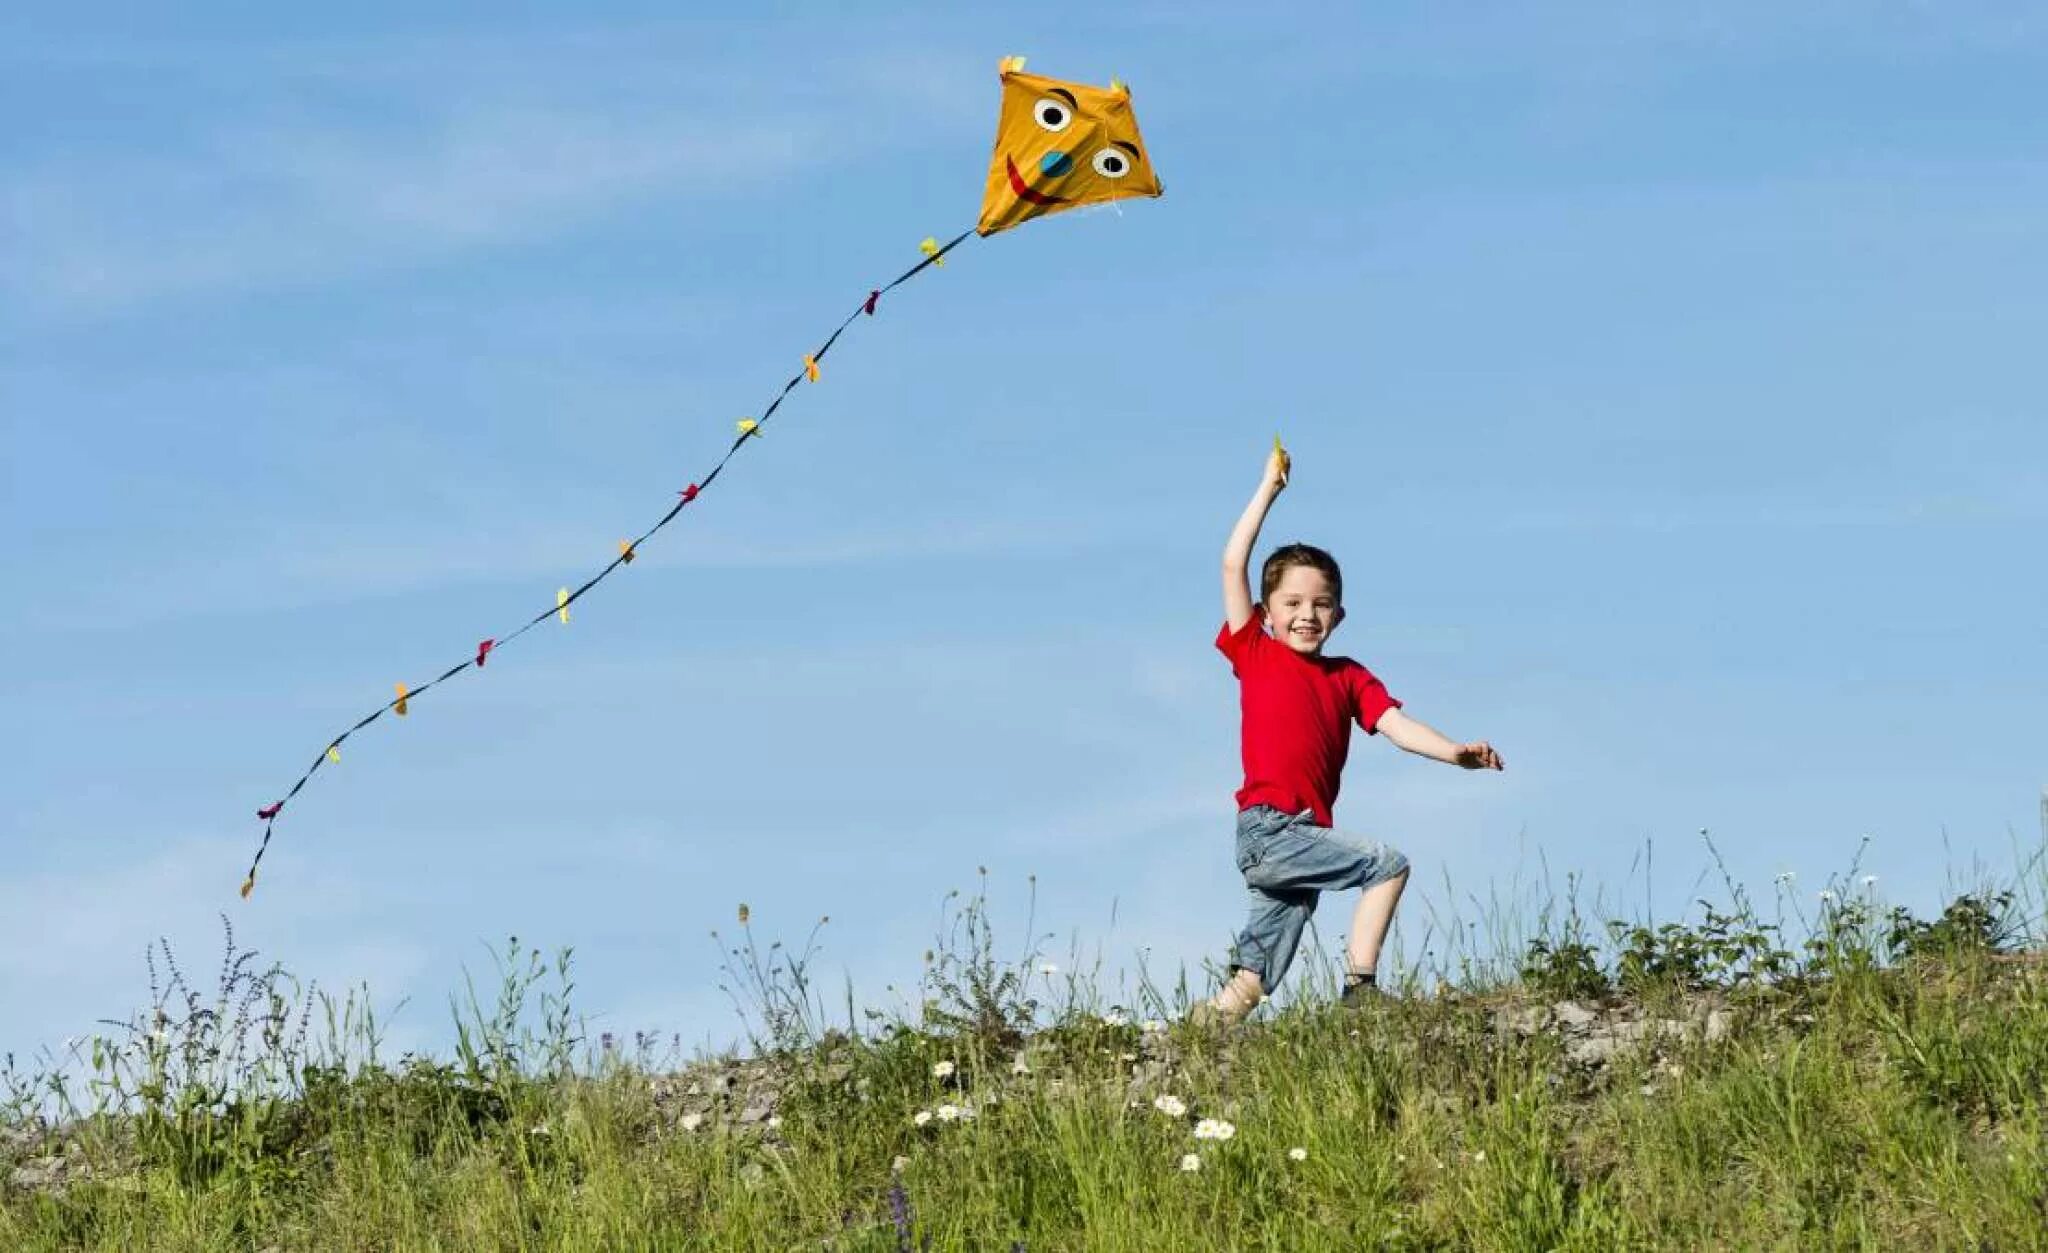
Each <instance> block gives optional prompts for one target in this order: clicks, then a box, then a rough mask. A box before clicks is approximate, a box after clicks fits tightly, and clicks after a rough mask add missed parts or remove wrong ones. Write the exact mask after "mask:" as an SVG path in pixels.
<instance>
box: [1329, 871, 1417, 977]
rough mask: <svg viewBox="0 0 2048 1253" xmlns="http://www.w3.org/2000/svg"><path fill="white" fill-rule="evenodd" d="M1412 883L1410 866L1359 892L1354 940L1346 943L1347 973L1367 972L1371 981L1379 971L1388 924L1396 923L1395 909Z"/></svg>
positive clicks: (1358, 973)
mask: <svg viewBox="0 0 2048 1253" xmlns="http://www.w3.org/2000/svg"><path fill="white" fill-rule="evenodd" d="M1407 887H1408V867H1406V866H1403V867H1401V871H1400V873H1399V874H1396V875H1395V876H1394V877H1393V878H1391V879H1385V880H1382V881H1381V882H1379V883H1376V884H1374V885H1373V886H1372V887H1369V888H1367V889H1366V890H1365V891H1363V892H1360V893H1359V894H1358V908H1356V909H1354V910H1353V911H1352V912H1351V940H1350V942H1349V943H1348V944H1346V945H1345V946H1344V964H1345V966H1346V973H1347V974H1350V975H1364V976H1366V977H1367V978H1366V979H1365V982H1371V981H1372V979H1373V978H1374V977H1376V976H1377V975H1378V974H1379V969H1380V946H1381V945H1382V944H1384V943H1385V942H1386V939H1387V928H1388V927H1390V926H1392V925H1393V923H1394V910H1395V908H1396V907H1397V906H1399V905H1400V903H1401V893H1402V892H1403V891H1404V890H1406V889H1407Z"/></svg>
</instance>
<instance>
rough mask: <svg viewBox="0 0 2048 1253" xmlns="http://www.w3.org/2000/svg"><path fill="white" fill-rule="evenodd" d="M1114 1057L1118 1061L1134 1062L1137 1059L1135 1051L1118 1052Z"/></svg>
mask: <svg viewBox="0 0 2048 1253" xmlns="http://www.w3.org/2000/svg"><path fill="white" fill-rule="evenodd" d="M1116 1058H1117V1060H1118V1061H1120V1062H1134V1061H1137V1060H1138V1055H1137V1054H1136V1053H1118V1054H1117V1055H1116Z"/></svg>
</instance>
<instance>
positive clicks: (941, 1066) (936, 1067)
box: [932, 1062, 953, 1079]
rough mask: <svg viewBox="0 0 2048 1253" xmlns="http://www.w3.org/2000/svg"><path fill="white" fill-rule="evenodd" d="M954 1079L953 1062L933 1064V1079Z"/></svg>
mask: <svg viewBox="0 0 2048 1253" xmlns="http://www.w3.org/2000/svg"><path fill="white" fill-rule="evenodd" d="M952 1077H953V1063H951V1062H933V1063H932V1078H934V1079H950V1078H952Z"/></svg>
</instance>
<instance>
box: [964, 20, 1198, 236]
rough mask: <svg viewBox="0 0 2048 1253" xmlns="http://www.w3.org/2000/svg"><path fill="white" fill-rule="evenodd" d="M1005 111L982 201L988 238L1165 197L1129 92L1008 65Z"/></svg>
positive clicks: (998, 123)
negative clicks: (1063, 215)
mask: <svg viewBox="0 0 2048 1253" xmlns="http://www.w3.org/2000/svg"><path fill="white" fill-rule="evenodd" d="M1002 73H1003V111H1002V113H1001V115H1000V116H999V117H998V118H997V119H996V151H995V157H994V159H993V160H992V161H991V162H990V163H989V170H988V190H987V191H986V192H985V193H984V194H983V195H982V199H981V222H980V224H979V225H978V226H977V227H976V228H975V229H976V230H978V231H979V232H980V233H981V234H983V235H993V234H995V233H996V232H997V231H1006V230H1008V229H1010V228H1011V227H1013V226H1016V225H1018V224H1019V223H1022V222H1028V221H1030V220H1031V219H1032V218H1036V217H1043V216H1045V215H1046V214H1048V213H1059V212H1062V211H1064V210H1067V209H1077V208H1079V207H1081V206H1082V205H1089V204H1106V203H1108V202H1109V201H1112V200H1123V199H1126V198H1128V197H1131V196H1157V195H1159V194H1160V187H1159V176H1158V175H1157V174H1156V173H1154V172H1153V169H1152V161H1151V158H1150V156H1149V155H1147V153H1146V151H1145V145H1144V142H1143V141H1142V140H1141V139H1140V138H1139V136H1138V119H1137V115H1136V114H1134V113H1132V112H1131V93H1130V92H1129V91H1127V90H1125V88H1124V87H1123V86H1122V85H1121V84H1112V85H1111V86H1109V87H1107V88H1103V87H1089V86H1086V85H1085V84H1082V83H1069V82H1062V81H1061V80H1059V79H1056V78H1042V77H1040V76H1039V75H1036V74H1026V73H1025V72H1024V70H1023V62H1022V58H1012V59H1011V60H1009V61H1006V62H1004V63H1003V71H1002Z"/></svg>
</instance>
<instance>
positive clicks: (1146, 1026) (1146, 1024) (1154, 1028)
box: [1138, 1018, 1166, 1035]
mask: <svg viewBox="0 0 2048 1253" xmlns="http://www.w3.org/2000/svg"><path fill="white" fill-rule="evenodd" d="M1138 1030H1140V1031H1142V1032H1144V1033H1145V1034H1146V1035H1158V1034H1159V1033H1160V1032H1162V1031H1164V1030H1166V1024H1165V1023H1164V1022H1162V1021H1160V1020H1159V1019H1157V1018H1147V1019H1146V1020H1145V1021H1143V1022H1141V1023H1139V1024H1138Z"/></svg>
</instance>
